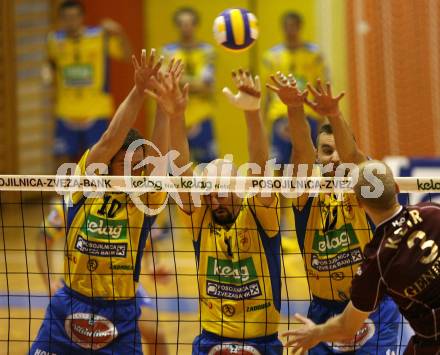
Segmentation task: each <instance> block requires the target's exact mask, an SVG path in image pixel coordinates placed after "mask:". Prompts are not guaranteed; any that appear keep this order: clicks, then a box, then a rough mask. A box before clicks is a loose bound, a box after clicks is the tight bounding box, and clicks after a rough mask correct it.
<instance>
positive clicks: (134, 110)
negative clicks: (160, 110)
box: [86, 49, 162, 166]
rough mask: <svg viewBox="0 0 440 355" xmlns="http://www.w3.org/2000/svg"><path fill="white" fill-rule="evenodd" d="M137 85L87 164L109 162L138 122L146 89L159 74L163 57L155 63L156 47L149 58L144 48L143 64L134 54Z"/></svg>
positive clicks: (97, 144) (88, 158)
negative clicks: (152, 78)
mask: <svg viewBox="0 0 440 355" xmlns="http://www.w3.org/2000/svg"><path fill="white" fill-rule="evenodd" d="M132 59H133V66H134V82H135V85H134V87H133V89H132V90H131V91H130V93H129V94H128V96H127V97H126V98H125V100H124V102H122V104H121V105H120V106H119V107H118V109H117V111H116V113H115V115H114V116H113V119H112V120H111V121H110V124H109V126H108V128H107V130H106V131H105V132H104V134H103V135H102V136H101V138H100V139H99V141H98V142H97V143H96V144H95V145H94V146H93V147H92V148H91V150H90V153H89V155H88V157H87V162H86V166H88V165H90V164H92V163H104V164H108V163H109V162H110V160H111V159H112V158H113V157H114V156H115V154H116V153H117V152H118V151H119V149H120V148H121V147H122V144H123V143H124V140H125V137H126V136H127V133H128V131H129V130H130V129H131V128H132V127H133V125H134V123H135V122H136V119H137V115H138V113H139V111H140V109H141V107H142V105H143V103H144V99H145V92H144V91H145V90H146V89H149V88H151V77H155V76H157V73H158V71H159V69H160V66H161V63H162V58H160V59H159V61H158V62H157V63H155V49H152V50H151V53H150V57H149V59H148V60H147V54H146V51H145V50H142V54H141V64H139V62H138V61H137V59H136V57H135V56H134V55H133V57H132Z"/></svg>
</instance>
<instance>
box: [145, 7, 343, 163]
mask: <svg viewBox="0 0 440 355" xmlns="http://www.w3.org/2000/svg"><path fill="white" fill-rule="evenodd" d="M343 1H344V0H336V1H335V2H337V6H336V7H333V6H332V5H331V4H333V0H332V1H330V0H221V1H212V0H211V1H208V0H187V1H183V0H163V1H160V0H145V6H144V11H145V16H144V19H145V20H144V21H145V31H146V45H147V47H156V48H160V47H161V46H163V45H164V44H165V43H169V42H172V41H175V40H176V39H177V31H176V30H175V28H174V25H173V23H172V15H173V13H174V11H175V10H176V9H177V8H179V7H182V6H191V7H194V8H195V9H196V10H197V11H198V12H199V14H200V17H201V23H200V28H199V31H198V37H199V39H200V40H202V41H206V42H209V43H212V44H213V45H216V44H215V41H214V38H213V36H212V23H213V20H214V19H215V17H216V16H217V15H218V14H219V13H220V12H221V11H223V10H224V9H226V8H229V7H243V8H247V9H249V10H250V11H252V12H254V13H255V15H256V16H257V18H258V23H259V29H260V37H259V39H258V41H257V43H256V45H255V46H254V47H253V48H252V49H251V50H250V51H247V52H240V53H231V52H227V51H225V50H223V49H222V48H221V47H219V46H217V45H216V48H217V76H216V91H217V94H216V107H217V108H216V112H217V114H216V117H215V127H216V133H217V138H218V145H219V151H220V155H222V156H223V155H224V154H227V153H232V154H234V159H235V161H236V163H238V164H241V163H243V162H244V161H246V159H247V151H246V149H247V148H246V133H245V125H244V118H243V116H242V114H241V113H240V112H239V111H238V110H236V109H234V108H233V107H231V106H230V105H229V103H228V102H227V101H226V100H225V98H224V97H223V95H222V93H221V89H222V88H223V86H225V85H229V86H231V80H230V72H231V70H233V69H236V68H239V67H243V68H252V69H254V70H255V71H256V72H261V67H262V57H263V53H264V52H265V51H266V50H267V49H269V48H271V47H272V46H274V45H276V44H277V43H280V42H282V40H283V33H282V27H281V22H280V19H281V16H282V15H283V14H284V13H285V12H286V11H289V10H290V11H297V12H299V13H300V14H301V15H302V16H303V18H304V27H303V33H302V35H303V39H304V40H306V41H310V42H314V43H318V44H320V45H321V47H324V48H323V50H324V52H325V55H326V56H329V58H328V61H327V62H328V63H329V66H330V72H331V77H332V78H333V79H334V80H335V81H336V83H337V85H336V86H337V88H338V89H340V88H342V87H343V86H344V84H345V42H343V43H341V42H340V40H341V39H344V38H343V36H342V33H343V31H344V29H345V21H344V18H343V16H342V15H341V14H343V13H344V8H345V6H344V5H343ZM335 5H336V4H335ZM328 8H330V9H331V11H330V16H331V19H330V20H331V21H330V23H331V26H332V28H331V29H330V34H329V35H331V36H333V34H336V35H337V37H336V39H335V40H334V41H332V42H331V46H330V47H329V46H327V47H326V41H328V36H327V37H325V36H322V35H320V34H322V31H329V29H328V28H325V26H326V24H323V23H322V21H323V19H325V18H326V16H327V17H328V16H329V13H328V12H327V11H328ZM324 12H325V13H324ZM321 42H324V43H321ZM341 46H342V47H343V50H341V48H340V47H341ZM334 74H336V77H335V75H334ZM150 112H151V107H150Z"/></svg>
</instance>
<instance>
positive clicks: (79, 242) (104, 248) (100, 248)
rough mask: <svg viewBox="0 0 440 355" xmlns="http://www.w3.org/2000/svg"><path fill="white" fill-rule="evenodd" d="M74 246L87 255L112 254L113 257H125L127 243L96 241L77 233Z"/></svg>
mask: <svg viewBox="0 0 440 355" xmlns="http://www.w3.org/2000/svg"><path fill="white" fill-rule="evenodd" d="M75 248H76V250H78V251H79V252H81V253H83V254H87V255H94V256H112V257H115V258H125V257H126V256H127V243H98V242H92V241H90V240H86V239H84V238H83V237H81V236H79V235H78V237H77V239H76V245H75Z"/></svg>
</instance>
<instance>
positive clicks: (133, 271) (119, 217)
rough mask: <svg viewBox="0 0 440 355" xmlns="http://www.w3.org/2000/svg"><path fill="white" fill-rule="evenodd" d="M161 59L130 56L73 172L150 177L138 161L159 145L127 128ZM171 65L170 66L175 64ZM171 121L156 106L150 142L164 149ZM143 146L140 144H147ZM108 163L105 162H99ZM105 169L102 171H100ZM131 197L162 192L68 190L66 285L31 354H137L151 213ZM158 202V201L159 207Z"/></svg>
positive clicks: (150, 200)
mask: <svg viewBox="0 0 440 355" xmlns="http://www.w3.org/2000/svg"><path fill="white" fill-rule="evenodd" d="M161 63H162V58H161V59H160V60H159V62H158V63H155V51H154V50H152V51H151V54H150V58H149V59H147V55H146V52H145V50H143V51H142V55H141V64H139V63H138V61H137V59H136V57H135V56H133V66H134V87H133V89H132V90H131V91H130V93H129V94H128V96H127V97H126V99H125V100H124V102H123V103H122V104H121V105H120V106H119V108H118V110H117V111H116V113H115V116H114V118H113V119H112V121H111V122H110V124H109V127H108V128H107V130H106V131H105V132H104V134H103V135H102V136H101V138H100V139H99V141H98V142H97V143H96V144H95V145H94V146H93V147H92V148H91V149H90V150H87V151H86V153H85V154H84V155H83V157H82V158H81V160H80V162H79V164H78V169H77V173H78V174H81V175H85V174H89V175H92V174H95V173H96V172H97V171H96V170H97V168H98V165H97V164H99V165H100V169H99V171H98V172H99V173H100V174H103V173H104V174H105V173H110V174H112V175H135V176H141V175H146V176H149V174H150V172H151V171H152V169H151V166H150V165H148V166H147V167H148V169H144V168H143V167H142V164H141V163H142V162H143V159H144V158H145V156H152V155H153V154H154V155H156V154H157V153H156V151H154V153H153V150H152V149H151V147H149V149H147V148H144V146H143V145H140V146H138V147H137V148H136V149H134V150H131V151H130V152H131V153H132V156H131V159H130V160H128V161H126V160H125V157H126V155H127V153H128V151H129V150H130V149H131V148H130V145H131V144H132V143H134V142H136V141H137V140H138V139H140V138H142V136H140V134H139V133H138V132H137V131H135V130H134V129H132V128H131V127H133V125H134V123H135V121H136V119H137V115H138V113H139V111H140V109H141V108H142V106H143V105H144V101H145V90H147V89H148V88H150V87H151V78H152V77H154V76H156V75H159V74H158V73H159V69H160V66H161ZM180 69H181V68H180V67H179V66H178V65H177V66H170V68H169V72H170V73H174V71H175V70H180ZM169 130H170V128H169V120H168V118H167V116H165V115H163V114H162V111H161V110H160V109H158V110H157V113H156V119H155V124H154V130H153V134H152V142H153V143H154V144H155V145H156V147H157V149H158V151H159V152H160V153H164V152H165V151H167V150H168V146H169V139H168V136H169ZM144 149H145V150H144ZM163 165H164V166H157V167H154V168H156V171H154V173H155V174H157V175H161V174H163V175H165V173H166V169H167V167H166V164H163ZM104 168H105V169H104ZM106 169H107V170H108V171H107V172H105V171H103V170H106ZM134 197H139V198H141V200H142V203H143V204H145V205H147V206H149V207H150V208H156V207H160V206H161V205H162V204H163V202H164V198H165V196H164V195H163V193H147V194H144V195H142V196H133V195H131V196H129V195H127V194H126V193H123V192H111V191H108V192H106V193H104V194H103V195H96V194H95V195H89V196H85V195H84V194H83V192H82V191H77V192H74V193H73V194H72V195H71V196H70V201H69V203H70V205H69V207H68V210H67V220H66V226H67V236H66V244H65V257H64V283H65V285H64V287H62V288H61V289H59V290H58V291H57V292H56V293H55V295H54V296H53V297H52V298H51V302H50V304H49V306H48V308H47V312H46V315H45V318H44V321H43V324H42V326H41V328H40V331H39V333H38V335H37V338H36V339H35V341H34V343H33V345H32V347H31V350H30V353H31V354H40V353H42V352H46V353H58V354H66V353H75V354H89V353H90V350H99V353H100V354H115V353H127V352H129V353H142V345H141V339H140V332H139V329H138V323H137V321H138V318H139V316H140V313H141V310H140V301H139V300H137V299H136V297H135V296H136V291H137V289H138V282H139V276H140V268H141V261H142V256H143V251H144V248H145V244H146V241H147V238H148V234H149V233H150V231H151V227H152V225H153V223H154V219H155V216H154V215H151V213H150V214H149V215H147V214H145V213H144V212H143V210H142V209H141V207H140V206H138V205H136V204H135V200H133V198H134ZM158 205H159V206H158Z"/></svg>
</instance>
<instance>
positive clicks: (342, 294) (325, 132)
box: [268, 73, 400, 355]
mask: <svg viewBox="0 0 440 355" xmlns="http://www.w3.org/2000/svg"><path fill="white" fill-rule="evenodd" d="M272 79H273V81H274V84H275V86H273V85H268V86H269V88H270V89H272V90H273V91H274V92H275V93H276V94H277V95H278V96H279V98H280V99H281V101H282V102H283V103H284V104H285V105H286V106H287V110H288V117H289V125H290V130H289V131H290V134H291V136H292V145H293V151H292V163H294V176H296V175H297V174H298V171H299V170H298V169H299V168H298V165H299V164H306V166H307V167H308V171H307V175H308V176H310V175H311V174H312V168H313V167H314V164H315V163H318V164H319V165H318V166H316V165H315V168H320V169H321V171H320V172H319V174H321V175H324V176H335V173H336V171H337V169H338V167H339V166H340V165H341V163H351V164H359V163H362V162H364V161H366V160H367V157H366V156H365V154H364V153H363V152H362V151H361V150H360V149H359V148H358V146H357V144H356V142H355V140H354V138H353V135H352V133H351V130H350V128H349V126H348V124H347V122H346V121H345V120H344V118H343V116H342V113H341V112H340V110H339V101H340V100H341V98H342V97H343V96H344V94H343V93H342V94H340V95H339V96H337V97H334V96H333V94H332V90H331V86H330V84H329V83H328V84H327V86H326V87H325V88H324V87H323V86H322V85H321V82H320V81H319V80H318V81H317V88H316V89H315V88H314V87H312V86H311V85H310V84H309V85H308V90H310V92H311V93H312V95H313V97H314V101H313V102H310V101H309V100H308V99H307V92H306V91H304V92H303V91H301V90H300V89H299V88H298V86H297V84H296V82H295V79H294V77H293V76H292V75H289V77H285V76H284V75H282V74H281V73H278V75H276V76H272ZM305 103H307V104H308V105H309V106H310V107H312V108H313V109H314V110H315V111H316V113H317V114H318V115H320V116H323V117H326V118H327V119H328V120H329V123H330V125H324V126H323V128H322V129H321V133H320V134H319V136H318V141H317V148H316V150H315V147H314V145H313V142H312V140H311V138H310V127H309V125H308V124H307V121H306V118H305V113H304V104H305ZM341 168H342V166H341ZM314 170H316V169H314ZM313 173H316V171H314V172H313ZM343 173H345V170H344V172H343ZM292 207H293V213H294V216H295V226H296V234H297V239H298V244H299V247H300V250H301V253H302V255H303V259H304V264H305V269H306V272H307V279H308V283H309V289H310V292H311V295H312V300H311V303H310V307H309V312H308V316H309V317H310V318H311V319H312V320H313V321H314V322H316V323H318V324H320V323H324V322H325V321H327V320H328V319H329V318H331V317H333V316H334V315H335V314H339V313H341V312H342V311H343V310H344V308H345V306H346V305H347V304H348V302H349V300H350V297H351V291H350V288H351V280H352V279H353V277H354V275H355V273H356V270H357V268H358V266H359V265H360V264H361V263H362V261H363V255H362V251H363V250H364V248H365V246H366V245H367V243H368V242H369V241H370V240H371V237H372V234H371V226H370V223H369V220H368V218H367V215H366V213H365V211H364V210H363V209H362V208H361V207H360V206H359V204H358V201H357V200H356V197H355V196H354V195H353V194H338V195H336V194H334V193H319V194H317V195H313V196H312V195H309V194H303V195H302V196H300V197H299V198H297V199H294V201H293V205H292ZM399 322H400V315H399V312H398V310H397V307H396V305H395V304H394V302H393V301H392V300H391V299H390V298H388V297H385V298H384V299H383V300H382V302H381V303H380V304H378V308H377V310H376V311H375V312H373V313H372V314H371V315H370V317H369V319H367V320H366V322H364V323H363V324H359V327H358V329H357V331H358V332H357V336H356V338H353V337H350V335H351V334H348V335H347V337H346V338H344V339H340V341H339V342H338V343H333V344H332V343H324V342H322V343H319V344H317V345H316V346H315V347H314V348H312V349H310V352H309V354H312V355H315V354H339V353H359V354H373V353H374V354H383V355H385V354H387V352H388V353H389V352H390V351H394V350H395V349H396V347H397V330H398V325H399Z"/></svg>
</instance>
